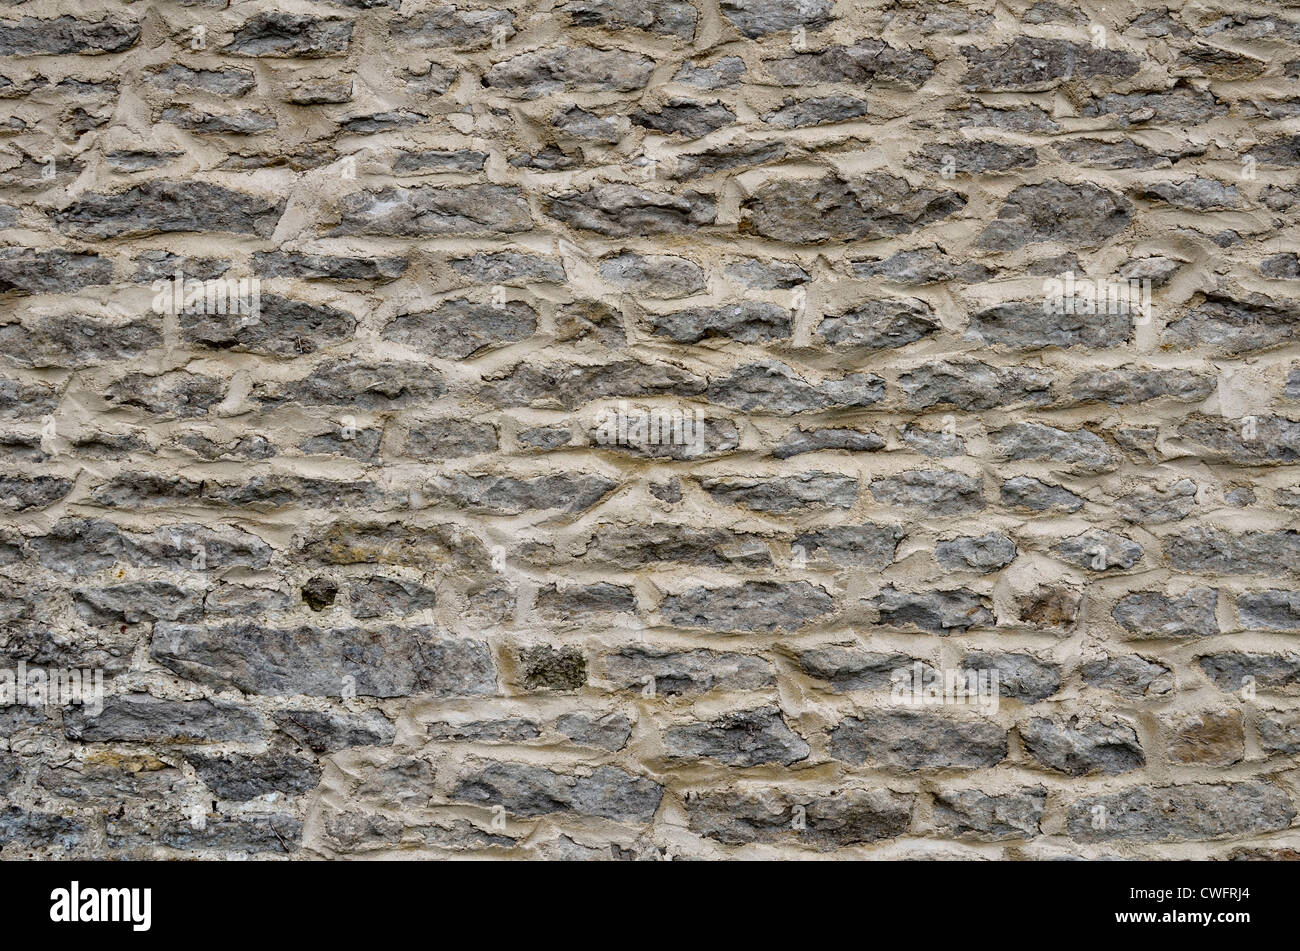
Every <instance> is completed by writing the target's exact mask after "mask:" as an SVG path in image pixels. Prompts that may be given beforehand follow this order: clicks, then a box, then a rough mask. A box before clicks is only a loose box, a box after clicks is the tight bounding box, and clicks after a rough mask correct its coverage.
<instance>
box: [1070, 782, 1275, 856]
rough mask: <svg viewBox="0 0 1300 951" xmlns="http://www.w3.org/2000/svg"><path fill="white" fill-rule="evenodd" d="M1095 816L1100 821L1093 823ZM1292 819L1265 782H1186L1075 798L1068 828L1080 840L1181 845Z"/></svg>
mask: <svg viewBox="0 0 1300 951" xmlns="http://www.w3.org/2000/svg"><path fill="white" fill-rule="evenodd" d="M1099 810H1100V811H1099ZM1094 815H1104V816H1105V821H1104V822H1102V823H1100V824H1098V823H1096V822H1094V821H1093V816H1094ZM1294 817H1295V807H1294V806H1292V804H1291V802H1290V800H1289V799H1287V797H1286V794H1285V793H1283V792H1282V790H1280V789H1279V788H1277V787H1276V786H1273V785H1270V784H1269V783H1264V782H1235V783H1220V784H1209V783H1191V784H1188V785H1184V786H1164V787H1150V786H1138V787H1135V788H1133V789H1129V790H1126V791H1124V792H1119V793H1113V794H1110V795H1101V796H1093V797H1087V798H1081V799H1077V800H1075V801H1074V802H1073V803H1071V805H1070V809H1069V815H1068V818H1067V824H1068V827H1069V832H1070V836H1071V837H1072V838H1074V839H1077V840H1078V841H1080V842H1105V841H1133V842H1181V841H1189V840H1190V841H1194V840H1197V839H1216V838H1224V837H1227V836H1247V835H1259V834H1260V833H1264V832H1271V831H1275V830H1277V829H1284V828H1286V827H1287V826H1288V825H1290V824H1291V820H1292V819H1293V818H1294Z"/></svg>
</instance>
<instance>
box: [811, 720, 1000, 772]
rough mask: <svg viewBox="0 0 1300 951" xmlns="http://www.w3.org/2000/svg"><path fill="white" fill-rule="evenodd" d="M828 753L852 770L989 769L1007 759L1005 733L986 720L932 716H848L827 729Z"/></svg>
mask: <svg viewBox="0 0 1300 951" xmlns="http://www.w3.org/2000/svg"><path fill="white" fill-rule="evenodd" d="M830 754H831V756H832V757H834V758H835V759H838V760H842V761H844V762H846V763H850V764H852V765H854V766H859V765H862V764H867V765H869V766H879V767H883V768H885V769H895V770H902V771H906V772H910V771H912V770H918V769H972V768H976V767H980V766H993V765H996V764H997V763H1000V762H1002V760H1003V759H1005V758H1006V755H1007V734H1006V731H1005V730H1003V729H1001V728H1000V727H997V726H995V725H994V724H992V723H988V722H986V721H978V720H969V719H964V718H953V717H944V716H940V715H938V714H933V713H908V712H893V711H887V712H880V713H867V714H864V715H863V716H861V717H849V718H847V719H845V720H843V721H841V722H840V723H839V724H838V725H837V726H835V727H834V728H833V729H832V730H831V731H830Z"/></svg>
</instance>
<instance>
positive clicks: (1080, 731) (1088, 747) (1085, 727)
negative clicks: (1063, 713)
mask: <svg viewBox="0 0 1300 951" xmlns="http://www.w3.org/2000/svg"><path fill="white" fill-rule="evenodd" d="M1016 732H1017V733H1019V734H1020V740H1021V742H1022V743H1024V744H1025V750H1026V751H1028V753H1029V755H1030V756H1032V757H1033V758H1034V759H1035V760H1037V761H1038V762H1039V763H1041V764H1043V765H1044V766H1046V767H1047V768H1048V769H1054V770H1056V771H1057V772H1061V773H1067V774H1068V775H1070V776H1085V775H1088V774H1090V773H1105V774H1107V775H1114V774H1116V773H1126V772H1128V771H1129V770H1134V769H1139V768H1140V767H1142V766H1144V765H1145V764H1146V755H1145V754H1144V753H1143V752H1142V745H1141V743H1140V742H1139V741H1138V735H1137V731H1136V730H1134V729H1133V727H1132V726H1131V725H1130V724H1128V723H1124V722H1122V721H1115V722H1103V721H1101V720H1090V721H1079V720H1077V719H1075V718H1071V719H1070V720H1069V721H1064V722H1062V721H1058V720H1049V719H1047V718H1045V717H1035V718H1034V719H1032V720H1028V721H1026V722H1024V723H1021V724H1020V725H1019V726H1018V727H1017V728H1016Z"/></svg>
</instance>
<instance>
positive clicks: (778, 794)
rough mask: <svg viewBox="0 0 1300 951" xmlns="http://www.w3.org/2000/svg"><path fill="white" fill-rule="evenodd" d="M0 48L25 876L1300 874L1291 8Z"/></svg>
mask: <svg viewBox="0 0 1300 951" xmlns="http://www.w3.org/2000/svg"><path fill="white" fill-rule="evenodd" d="M0 56H2V57H3V60H2V61H0V100H2V101H0V107H2V108H0V242H2V243H3V247H0V304H2V306H0V440H2V441H3V453H4V456H3V467H2V469H0V508H2V509H3V512H4V523H3V526H2V527H0V616H2V617H3V637H2V639H0V658H2V660H3V666H4V667H5V668H6V669H8V670H10V671H13V672H15V673H13V674H11V675H10V676H11V678H13V677H16V676H17V674H16V672H17V671H18V670H19V669H20V665H23V667H22V670H23V672H24V675H25V676H26V677H28V678H33V677H37V676H42V675H48V676H52V677H55V678H63V679H68V678H70V677H71V675H72V672H73V671H77V672H81V671H85V672H87V673H86V674H85V676H86V677H87V678H88V679H87V681H86V684H85V685H83V692H82V693H81V694H80V695H73V696H69V694H68V693H67V690H66V689H65V688H63V687H61V688H60V689H61V690H63V692H62V693H59V694H58V697H57V700H58V702H57V703H54V702H48V703H35V702H34V701H35V699H39V698H38V697H36V696H35V695H33V694H32V692H31V690H32V688H31V687H30V686H29V687H28V689H27V690H26V692H25V697H20V696H19V695H18V694H19V691H18V690H17V686H16V685H15V684H14V683H13V681H12V679H11V681H10V683H9V688H10V689H11V697H10V700H11V702H10V703H9V704H8V705H7V706H3V707H0V796H2V797H3V799H4V804H3V807H2V809H0V856H6V857H8V856H26V855H42V856H80V857H100V856H112V857H150V856H198V857H221V856H230V855H235V854H240V853H243V854H250V855H254V856H256V857H259V858H275V857H284V856H295V857H342V858H346V857H355V856H362V855H364V856H372V855H384V854H388V855H403V856H417V855H430V856H439V855H454V856H467V855H474V856H491V857H507V858H595V859H609V858H616V859H618V858H623V859H640V858H707V859H720V858H729V857H757V856H782V857H789V858H799V857H822V856H826V855H831V856H833V857H838V858H863V857H865V858H896V857H936V858H998V857H1003V858H1021V859H1041V858H1050V857H1060V856H1090V857H1110V856H1121V857H1207V856H1208V857H1216V858H1238V857H1288V856H1289V857H1295V856H1296V854H1297V851H1296V850H1298V849H1300V833H1298V832H1297V829H1296V826H1295V818H1296V803H1297V801H1300V799H1298V798H1297V797H1298V796H1300V773H1297V770H1296V753H1297V752H1300V709H1298V708H1297V704H1296V696H1297V694H1298V693H1300V647H1298V646H1297V634H1300V590H1297V589H1300V582H1298V577H1300V532H1298V531H1297V530H1296V527H1297V511H1298V509H1300V484H1298V482H1297V477H1296V472H1295V468H1294V467H1293V465H1292V464H1293V463H1294V462H1295V461H1296V459H1297V457H1298V456H1300V422H1298V421H1297V420H1300V301H1298V300H1297V283H1296V282H1297V280H1298V279H1300V266H1298V262H1297V256H1296V247H1297V236H1298V235H1300V228H1298V227H1297V217H1298V215H1297V208H1298V207H1300V186H1297V184H1296V172H1297V168H1300V134H1297V132H1298V130H1300V83H1298V82H1297V80H1298V79H1300V4H1297V3H1295V2H1281V3H1277V2H1275V3H1271V4H1248V3H1244V2H1226V3H1215V2H1188V3H1183V4H1179V3H1178V2H1177V0H1173V2H1171V3H1170V5H1169V6H1168V7H1166V6H1164V5H1159V6H1157V5H1154V4H1144V3H1131V2H1128V3H1126V2H1106V3H1104V4H1103V3H1087V4H1084V5H1082V6H1076V5H1072V4H1063V3H1062V4H1057V3H1053V2H1037V3H1031V2H1030V0H1007V2H1003V3H994V2H992V0H968V2H951V3H941V2H895V3H890V2H885V0H571V2H564V0H517V2H504V3H499V4H495V5H487V4H478V3H472V2H471V3H460V2H457V3H456V5H455V6H451V5H439V4H438V3H436V2H430V3H422V2H412V0H404V2H403V0H337V2H333V3H330V2H308V0H286V2H283V3H279V4H269V3H264V2H261V0H257V2H252V3H240V4H235V5H227V4H225V3H222V2H220V0H217V2H207V0H192V2H163V0H142V2H135V3H129V2H123V3H111V2H107V3H106V2H103V0H90V2H86V3H73V2H71V0H6V3H5V4H4V7H3V12H2V13H0ZM177 281H179V282H180V284H179V288H178V287H177V285H176V282H177ZM647 426H650V427H653V432H655V433H657V436H658V438H657V439H656V438H654V437H653V436H651V435H649V434H648V433H649V432H650V430H647V428H646V427H647ZM968 672H969V675H970V676H971V677H972V678H973V680H971V681H969V682H968V681H966V680H965V679H962V678H965V677H966V676H967V673H968ZM918 674H919V675H920V676H919V680H913V679H912V678H915V677H916V676H917V675H918ZM78 675H79V676H80V674H78ZM94 676H102V678H103V680H102V684H103V691H102V696H98V695H96V694H95V693H94V691H92V690H91V689H90V688H89V687H88V686H87V685H88V684H89V683H91V682H93V677H94ZM936 677H937V678H938V679H937V680H935V679H934V678H936ZM30 682H32V683H34V682H35V681H30ZM59 682H60V684H62V680H60V681H59ZM962 684H973V685H974V693H973V695H969V693H968V692H963V691H958V690H954V689H952V688H954V686H955V685H957V686H960V685H962ZM915 685H919V686H921V687H926V688H927V689H921V690H917V691H916V692H913V691H912V689H911V688H912V686H915ZM929 687H933V689H928V688H929ZM20 699H21V700H24V701H28V702H17V701H19V700H20ZM77 700H80V701H81V702H80V703H77V702H76V701H77Z"/></svg>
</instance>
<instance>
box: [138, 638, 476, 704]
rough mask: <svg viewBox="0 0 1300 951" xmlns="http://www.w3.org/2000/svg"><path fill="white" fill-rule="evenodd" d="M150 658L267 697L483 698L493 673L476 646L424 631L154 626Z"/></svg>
mask: <svg viewBox="0 0 1300 951" xmlns="http://www.w3.org/2000/svg"><path fill="white" fill-rule="evenodd" d="M150 655H151V656H152V657H153V659H154V660H155V661H157V662H158V663H160V664H162V665H163V666H164V667H167V668H169V669H170V670H174V671H176V672H177V673H179V674H181V675H183V676H185V677H188V678H191V679H194V680H198V681H200V682H202V683H209V684H213V685H214V686H219V687H232V686H233V687H237V688H238V689H240V690H244V691H246V692H248V693H258V694H265V695H269V696H295V695H299V694H302V695H306V696H315V697H331V696H333V697H337V696H342V695H343V694H344V691H345V690H348V689H350V690H355V692H356V695H357V696H363V697H405V696H411V695H412V694H432V695H434V696H439V697H470V696H490V695H492V694H494V693H496V690H497V684H496V669H495V666H494V664H493V661H492V654H491V651H490V650H489V649H488V647H487V645H486V644H485V643H483V642H482V641H476V640H467V639H455V638H448V637H445V636H444V635H443V634H442V632H441V631H438V630H437V629H435V628H431V627H427V626H419V627H411V628H403V627H396V626H393V625H383V626H377V627H368V628H363V627H345V628H325V627H308V626H300V627H294V628H281V629H275V628H270V627H267V626H265V625H263V624H258V623H248V622H236V623H233V624H225V625H220V626H215V627H205V626H201V625H196V624H173V623H170V622H166V623H163V622H160V623H158V624H156V625H154V633H153V642H152V645H151V647H150Z"/></svg>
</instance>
